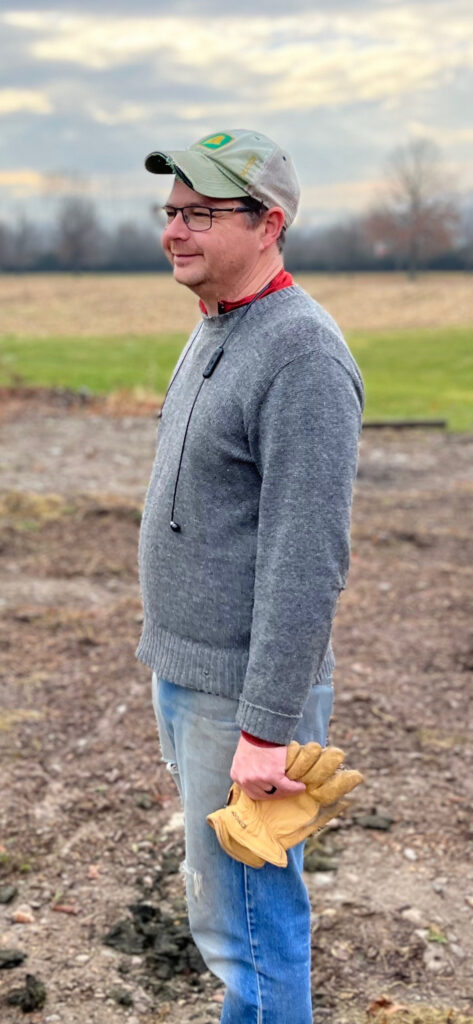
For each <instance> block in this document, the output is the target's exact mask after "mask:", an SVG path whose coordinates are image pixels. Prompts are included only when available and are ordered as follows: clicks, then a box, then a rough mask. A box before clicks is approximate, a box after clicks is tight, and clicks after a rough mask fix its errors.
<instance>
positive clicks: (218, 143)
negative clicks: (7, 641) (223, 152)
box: [198, 133, 233, 149]
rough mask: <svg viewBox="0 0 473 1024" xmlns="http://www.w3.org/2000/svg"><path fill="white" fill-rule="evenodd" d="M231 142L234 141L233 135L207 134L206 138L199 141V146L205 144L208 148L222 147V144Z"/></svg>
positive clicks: (225, 144)
mask: <svg viewBox="0 0 473 1024" xmlns="http://www.w3.org/2000/svg"><path fill="white" fill-rule="evenodd" d="M229 142H233V135H224V134H223V133H220V135H207V136H206V137H205V139H201V140H200V142H199V143H198V145H199V146H205V147H206V149H221V148H222V146H227V145H228V143H229Z"/></svg>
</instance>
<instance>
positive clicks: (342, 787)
mask: <svg viewBox="0 0 473 1024" xmlns="http://www.w3.org/2000/svg"><path fill="white" fill-rule="evenodd" d="M360 782H363V776H362V774H361V772H357V771H354V770H352V771H348V770H347V771H339V772H336V773H335V775H334V776H333V777H332V778H331V779H328V781H327V782H325V783H324V784H323V786H318V787H317V789H316V790H313V789H312V788H311V793H312V796H313V797H314V800H317V801H318V803H319V804H321V805H322V806H324V807H325V806H327V805H328V804H332V803H333V802H334V800H338V799H339V798H340V797H342V796H345V795H346V794H347V793H351V791H352V789H354V788H355V786H358V785H359V784H360Z"/></svg>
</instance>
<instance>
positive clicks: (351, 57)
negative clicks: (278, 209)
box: [0, 0, 473, 225]
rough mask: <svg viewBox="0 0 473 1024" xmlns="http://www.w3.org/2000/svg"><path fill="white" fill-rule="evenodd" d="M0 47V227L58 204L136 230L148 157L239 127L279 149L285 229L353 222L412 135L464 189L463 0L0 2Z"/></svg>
mask: <svg viewBox="0 0 473 1024" xmlns="http://www.w3.org/2000/svg"><path fill="white" fill-rule="evenodd" d="M0 45H1V59H0V119H1V128H0V218H2V217H6V216H12V215H13V216H16V215H17V213H18V211H20V210H25V211H26V212H33V214H34V215H35V216H36V215H37V214H38V212H39V211H41V212H42V213H43V214H45V215H46V216H47V214H48V211H51V210H53V208H54V204H55V202H56V198H55V197H56V196H57V195H58V194H59V195H61V194H64V193H66V192H70V191H71V189H74V190H76V191H77V190H82V191H84V192H86V193H87V194H88V195H91V196H93V197H94V198H96V200H97V202H98V203H100V206H101V209H102V210H103V212H104V214H105V215H106V216H110V217H113V218H116V217H117V218H123V217H125V216H129V215H133V216H136V217H139V216H143V217H145V216H147V211H148V209H149V204H150V202H151V201H152V200H155V201H161V200H163V199H165V197H166V187H167V183H168V181H169V179H161V178H156V177H154V176H153V175H149V174H147V172H145V171H144V168H143V160H144V157H145V156H146V154H147V153H148V152H149V151H150V150H152V149H157V148H158V149H166V148H171V149H172V148H174V149H175V148H180V147H184V146H186V145H189V144H190V143H191V142H194V141H196V140H197V139H198V138H200V137H201V136H203V135H207V134H210V133H211V132H216V131H221V130H225V129H227V130H228V129H232V128H240V127H248V128H253V129H259V130H260V131H263V132H265V133H266V134H268V135H270V136H272V137H273V138H274V139H276V140H277V141H278V142H279V143H280V144H281V145H282V146H284V147H285V148H287V149H289V150H290V152H291V154H292V156H293V158H294V161H295V164H296V167H297V170H298V173H299V177H300V180H301V185H302V194H303V202H302V205H301V210H300V213H299V216H298V219H297V223H298V224H301V225H302V224H303V223H304V222H305V220H309V219H310V220H311V221H313V222H316V221H319V222H327V221H330V220H334V219H336V218H338V217H339V216H342V215H345V214H346V213H347V212H351V211H352V212H357V211H359V210H361V209H362V208H364V207H365V206H366V204H367V203H368V202H369V201H370V200H371V199H372V198H373V196H374V195H376V193H377V190H379V188H380V186H381V184H382V181H383V177H384V161H385V159H386V156H387V154H388V153H389V152H390V150H392V148H393V147H394V146H397V145H400V144H403V143H405V142H406V141H407V139H408V138H409V137H413V136H428V137H429V138H431V139H433V140H434V141H436V142H438V143H439V144H440V145H441V147H442V149H443V153H444V156H445V160H446V163H447V166H448V168H449V169H450V170H451V171H452V172H453V173H454V174H455V176H456V177H457V178H458V180H459V184H460V186H461V188H462V189H463V190H464V191H470V192H471V190H472V189H473V170H472V168H473V120H472V114H471V111H472V96H473V4H472V3H471V0H319V2H316V0H312V2H307V0H292V2H291V4H289V3H288V2H287V0H258V3H256V2H255V0H239V2H238V4H232V3H225V0H187V2H185V0H175V2H174V3H172V4H171V3H169V2H164V0H153V2H151V0H135V3H134V4H131V3H129V0H127V2H126V3H125V0H113V2H112V0H102V2H101V0H96V2H93V0H83V2H82V3H81V4H78V3H77V2H76V3H72V2H69V3H68V2H67V0H66V2H61V3H60V4H59V3H56V2H55V0H50V2H47V0H45V2H41V0H36V2H35V0H30V2H22V0H4V3H3V5H2V13H0Z"/></svg>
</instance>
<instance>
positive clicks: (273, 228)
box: [261, 206, 285, 249]
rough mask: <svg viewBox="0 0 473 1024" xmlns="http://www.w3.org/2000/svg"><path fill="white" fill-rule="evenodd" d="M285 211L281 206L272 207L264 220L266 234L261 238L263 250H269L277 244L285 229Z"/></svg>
mask: <svg viewBox="0 0 473 1024" xmlns="http://www.w3.org/2000/svg"><path fill="white" fill-rule="evenodd" d="M284 219H285V218H284V210H282V209H281V207H280V206H272V207H271V209H270V210H268V212H267V214H266V215H265V219H264V232H263V234H262V236H261V242H262V248H263V249H268V248H269V246H270V245H273V244H274V242H277V240H278V238H279V235H280V234H281V231H282V229H283V227H284Z"/></svg>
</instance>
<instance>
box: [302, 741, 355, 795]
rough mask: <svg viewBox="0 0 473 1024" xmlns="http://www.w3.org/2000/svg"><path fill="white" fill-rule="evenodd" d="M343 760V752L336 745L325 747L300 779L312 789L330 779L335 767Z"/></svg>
mask: <svg viewBox="0 0 473 1024" xmlns="http://www.w3.org/2000/svg"><path fill="white" fill-rule="evenodd" d="M344 760H345V753H344V751H343V750H340V749H339V748H338V747H325V750H323V751H322V753H321V755H320V757H319V758H317V761H316V762H315V763H314V764H313V765H312V766H311V767H309V768H308V771H307V772H306V773H305V775H304V777H303V778H302V780H301V781H302V782H305V784H306V786H308V787H309V788H310V789H311V790H314V789H316V788H318V786H321V785H322V784H323V783H324V782H326V781H327V779H330V777H331V776H332V775H333V773H334V772H336V770H337V768H339V767H340V765H341V764H343V761H344Z"/></svg>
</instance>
